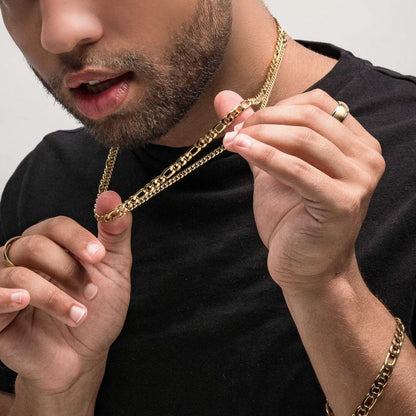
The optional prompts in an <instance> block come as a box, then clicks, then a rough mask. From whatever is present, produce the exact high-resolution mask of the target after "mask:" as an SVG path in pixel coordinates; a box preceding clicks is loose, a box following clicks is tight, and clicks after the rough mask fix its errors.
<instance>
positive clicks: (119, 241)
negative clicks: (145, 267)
mask: <svg viewBox="0 0 416 416" xmlns="http://www.w3.org/2000/svg"><path fill="white" fill-rule="evenodd" d="M120 203H121V198H120V196H119V195H118V194H117V193H116V192H113V191H107V192H103V193H102V194H101V195H100V196H99V197H98V199H97V202H96V210H97V213H98V214H99V215H103V214H106V213H107V212H110V211H111V210H113V209H114V208H115V207H116V206H117V205H119V204H120ZM132 222H133V221H132V215H131V213H128V214H126V215H124V216H123V217H121V218H115V219H114V220H113V221H110V222H107V223H98V239H99V240H100V241H101V243H102V244H103V245H104V247H105V249H106V251H107V253H108V252H112V253H114V254H122V255H123V254H124V255H127V256H131V226H132Z"/></svg>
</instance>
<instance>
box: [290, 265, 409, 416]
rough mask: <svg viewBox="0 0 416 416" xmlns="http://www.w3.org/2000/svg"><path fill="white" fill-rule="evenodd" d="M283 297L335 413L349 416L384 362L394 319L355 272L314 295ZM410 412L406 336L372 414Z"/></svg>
mask: <svg viewBox="0 0 416 416" xmlns="http://www.w3.org/2000/svg"><path fill="white" fill-rule="evenodd" d="M357 270H358V269H357ZM357 273H358V271H357ZM285 299H286V302H287V305H288V307H289V310H290V312H291V314H292V317H293V319H294V321H295V324H296V326H297V328H298V331H299V334H300V336H301V338H302V342H303V344H304V346H305V349H306V351H307V353H308V355H309V358H310V360H311V363H312V365H313V367H314V370H315V372H316V375H317V377H318V379H319V381H320V383H321V385H322V388H323V390H324V392H325V395H326V397H327V399H328V401H329V402H330V404H331V407H332V409H333V411H334V413H335V415H336V416H343V415H345V416H351V415H352V414H353V412H354V411H355V409H356V408H357V407H358V406H359V405H360V404H361V402H362V400H363V399H364V397H365V395H366V394H367V393H368V391H369V389H370V387H371V385H372V383H373V382H374V380H375V378H376V376H377V374H378V373H379V371H380V369H381V367H382V365H383V363H384V360H385V358H386V355H387V352H388V350H389V348H390V345H391V343H392V339H393V335H394V332H395V327H396V323H395V320H394V317H393V316H392V315H391V314H390V313H389V312H388V311H387V309H386V308H385V307H384V306H383V305H382V304H381V303H380V302H379V301H378V300H377V299H376V298H375V296H373V295H372V294H371V293H370V291H369V290H368V289H367V287H366V286H365V284H364V282H363V281H362V279H361V277H360V276H359V274H356V275H355V276H344V277H337V278H336V279H334V280H333V281H332V282H331V283H330V284H327V285H326V287H324V288H320V290H319V291H316V292H315V293H314V292H313V291H312V292H310V291H309V292H305V291H297V292H294V291H290V292H289V291H286V292H285ZM414 409H416V351H415V349H414V347H413V345H412V344H411V342H410V341H409V339H408V338H406V339H405V342H404V344H403V347H402V351H401V353H400V356H399V358H398V361H397V364H396V366H395V367H394V371H393V375H392V377H391V379H390V380H389V383H388V386H387V387H386V390H385V392H384V393H383V394H382V395H381V396H380V398H379V399H378V401H377V404H376V405H375V407H374V409H373V413H374V414H375V415H379V416H381V415H383V416H384V415H386V416H387V415H392V414H400V415H403V416H406V415H414Z"/></svg>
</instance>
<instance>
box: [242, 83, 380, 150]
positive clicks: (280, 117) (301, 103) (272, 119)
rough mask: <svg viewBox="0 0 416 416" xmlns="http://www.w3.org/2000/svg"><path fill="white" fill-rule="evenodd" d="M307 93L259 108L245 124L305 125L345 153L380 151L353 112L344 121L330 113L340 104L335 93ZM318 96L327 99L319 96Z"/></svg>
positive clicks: (376, 143) (378, 144)
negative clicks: (333, 94)
mask: <svg viewBox="0 0 416 416" xmlns="http://www.w3.org/2000/svg"><path fill="white" fill-rule="evenodd" d="M306 94H308V93H305V95H304V94H301V96H296V97H292V98H291V99H287V100H284V101H281V102H279V103H278V104H277V105H276V106H273V107H267V108H265V109H263V110H260V111H258V112H256V113H255V114H254V115H253V116H251V117H250V118H249V119H248V120H247V121H246V123H245V127H248V126H250V125H254V124H284V125H293V126H304V127H308V128H310V129H312V130H315V131H316V132H317V133H319V134H320V135H322V136H323V137H326V138H328V139H329V140H331V141H332V142H333V143H334V144H335V145H336V146H337V147H338V148H339V149H340V150H341V151H342V152H343V153H345V154H346V155H350V156H352V157H360V156H361V155H363V154H365V152H367V151H370V150H372V151H376V152H377V153H381V146H380V143H379V142H378V141H377V140H376V139H375V138H373V137H372V136H371V135H370V134H369V133H368V132H367V131H366V130H365V129H364V128H363V127H362V126H361V125H360V124H359V123H358V122H357V121H356V120H355V119H354V118H353V117H352V116H351V115H348V117H347V118H346V119H345V121H344V122H343V123H340V122H339V121H338V120H336V119H335V118H334V117H332V116H331V114H332V112H333V111H334V109H335V107H336V106H337V102H336V101H335V100H334V99H333V98H332V97H330V96H329V95H328V94H326V93H325V92H323V91H320V90H316V91H315V92H314V94H311V93H310V94H309V95H306ZM317 96H323V97H325V99H320V100H318V99H317V98H316V97H317ZM347 120H348V122H347Z"/></svg>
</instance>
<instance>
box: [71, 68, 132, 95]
mask: <svg viewBox="0 0 416 416" xmlns="http://www.w3.org/2000/svg"><path fill="white" fill-rule="evenodd" d="M131 78H132V73H130V72H128V73H126V74H122V75H120V76H118V77H116V78H111V79H107V80H104V81H99V80H92V81H88V82H85V83H82V84H81V85H80V86H79V87H77V88H74V90H78V91H79V92H84V93H87V94H100V93H102V92H104V91H106V90H108V89H110V88H111V87H113V86H114V85H116V84H118V83H119V82H123V81H128V80H130V79H131Z"/></svg>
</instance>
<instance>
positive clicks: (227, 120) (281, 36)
mask: <svg viewBox="0 0 416 416" xmlns="http://www.w3.org/2000/svg"><path fill="white" fill-rule="evenodd" d="M275 22H276V27H277V31H278V38H277V41H276V45H275V50H274V53H273V59H272V61H271V63H270V67H269V71H268V74H267V77H266V80H265V82H264V84H263V86H262V88H261V90H260V92H259V93H258V94H257V95H256V96H255V97H253V98H248V99H245V100H243V101H241V103H240V104H238V105H237V106H236V107H235V108H234V109H233V110H231V111H230V112H229V113H228V114H227V115H226V116H225V117H224V118H223V119H222V120H220V121H219V122H218V123H217V124H216V125H215V126H214V127H212V128H211V129H210V130H209V131H208V132H207V133H206V134H205V135H204V136H202V137H201V138H200V139H199V140H198V141H197V142H196V143H195V144H194V145H193V146H192V147H190V148H189V149H188V150H187V151H186V152H185V153H184V154H183V155H182V156H180V157H179V158H178V159H177V160H176V161H175V162H174V163H173V164H171V165H170V166H168V167H167V168H166V169H165V170H164V171H163V172H162V173H161V174H160V175H158V176H156V177H155V178H154V179H152V180H151V181H150V182H149V183H147V184H146V185H145V186H144V187H143V188H141V189H139V190H138V191H137V192H136V193H135V194H134V195H132V196H130V197H129V198H128V199H127V200H126V201H124V202H122V203H121V204H119V205H118V206H117V207H116V208H114V209H113V210H112V211H110V212H108V213H106V214H103V215H100V214H98V213H97V211H96V207H95V206H94V217H95V219H96V220H97V221H98V222H103V223H106V222H110V221H112V220H113V219H115V218H119V217H122V216H124V215H125V214H127V213H128V212H130V211H132V210H134V209H135V208H137V207H139V206H140V205H142V204H144V203H145V202H146V201H148V200H149V199H150V198H152V197H153V196H155V195H157V194H158V193H159V192H162V191H163V190H165V189H166V188H168V187H169V186H171V185H173V184H174V183H176V182H177V181H179V180H180V179H182V178H184V177H185V176H187V175H188V174H190V173H191V172H193V171H194V170H195V169H198V168H199V167H201V166H202V165H204V164H205V163H207V162H208V161H210V160H211V159H213V158H215V157H216V156H218V155H219V154H221V153H222V152H224V150H225V148H224V146H222V145H221V146H219V147H217V148H216V149H214V150H213V151H211V152H210V153H208V154H207V155H205V156H204V157H202V158H201V159H199V160H198V161H197V162H195V163H193V164H192V165H190V166H189V167H187V168H186V169H183V168H184V167H185V166H186V165H187V164H188V162H190V161H191V160H192V159H193V158H194V157H195V156H196V155H198V154H199V153H200V152H201V151H202V150H203V149H204V148H206V147H207V146H208V145H209V144H210V143H211V142H212V141H213V140H215V139H217V138H218V137H219V136H221V134H222V133H224V132H225V130H226V129H227V127H229V126H230V125H231V124H232V123H233V122H234V121H235V120H236V119H237V118H238V117H239V116H240V115H241V114H242V113H243V112H244V111H245V110H247V109H248V108H250V107H252V106H258V105H260V108H264V107H265V106H266V105H267V102H268V100H269V98H270V94H271V92H272V89H273V86H274V84H275V81H276V78H277V74H278V72H279V68H280V64H281V62H282V58H283V54H284V51H285V49H286V45H287V39H286V34H285V32H284V31H283V29H282V28H281V26H280V25H279V23H278V22H277V20H276V19H275ZM118 151H119V148H118V146H114V147H111V148H110V150H109V153H108V156H107V161H106V164H105V168H104V172H103V175H102V178H101V181H100V184H99V187H98V194H97V198H98V197H99V196H100V195H101V194H102V193H103V192H105V191H107V190H108V187H109V184H110V180H111V176H112V174H113V170H114V166H115V163H116V161H117V155H118Z"/></svg>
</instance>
